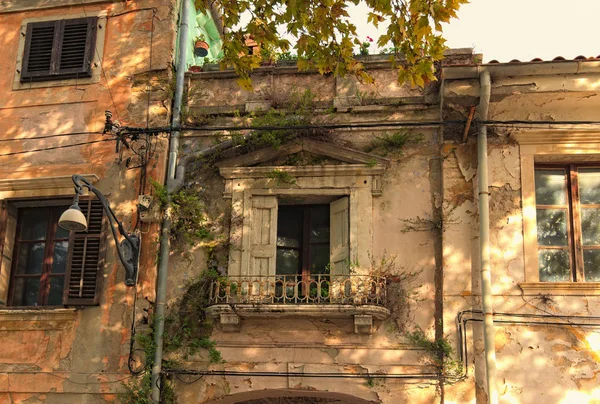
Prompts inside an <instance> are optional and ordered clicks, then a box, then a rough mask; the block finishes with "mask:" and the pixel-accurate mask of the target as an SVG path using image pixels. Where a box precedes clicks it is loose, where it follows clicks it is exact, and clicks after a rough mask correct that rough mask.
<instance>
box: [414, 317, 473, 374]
mask: <svg viewBox="0 0 600 404" xmlns="http://www.w3.org/2000/svg"><path fill="white" fill-rule="evenodd" d="M405 335H406V337H407V338H408V339H409V340H410V341H411V342H412V343H413V344H415V345H416V346H418V347H419V348H421V349H423V350H424V351H426V352H427V353H428V354H429V362H430V364H431V365H433V366H435V367H437V368H438V369H439V370H440V372H441V375H442V378H443V380H444V382H445V383H449V384H452V383H456V382H458V381H461V380H463V379H464V374H463V364H462V362H460V361H457V360H456V359H454V358H453V356H454V349H453V348H452V345H450V343H449V342H448V340H447V339H446V338H439V339H430V338H428V337H427V336H426V335H425V332H424V331H423V330H422V329H421V328H420V327H418V326H416V327H415V329H414V331H412V332H406V334H405Z"/></svg>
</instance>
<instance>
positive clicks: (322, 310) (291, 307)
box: [206, 304, 390, 334]
mask: <svg viewBox="0 0 600 404" xmlns="http://www.w3.org/2000/svg"><path fill="white" fill-rule="evenodd" d="M206 315H207V316H208V317H211V318H219V324H220V325H221V329H222V330H223V332H238V331H240V326H241V324H240V319H241V318H250V317H254V318H256V317H268V318H281V317H294V316H302V317H311V318H323V317H327V318H353V320H354V332H355V333H356V334H371V333H372V332H373V329H374V327H373V317H375V318H376V319H378V320H384V319H386V318H387V317H389V315H390V311H389V310H388V309H386V308H385V307H380V306H372V305H364V306H352V305H349V304H331V305H316V304H314V305H304V304H260V305H259V304H257V305H253V304H232V305H229V304H217V305H214V306H210V307H208V308H207V309H206Z"/></svg>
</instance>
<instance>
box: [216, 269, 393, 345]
mask: <svg viewBox="0 0 600 404" xmlns="http://www.w3.org/2000/svg"><path fill="white" fill-rule="evenodd" d="M386 293H387V283H386V278H384V277H381V276H360V275H339V276H336V275H313V276H311V277H310V278H307V277H305V278H303V277H302V276H297V275H275V276H242V277H226V278H219V279H218V280H215V281H213V282H212V285H211V290H210V295H209V307H208V308H207V315H208V316H209V317H212V318H219V320H220V324H221V327H222V329H223V330H224V331H229V332H233V331H238V330H239V326H240V319H241V318H251V317H267V316H269V317H290V316H306V317H318V318H322V317H329V318H343V317H350V318H352V317H353V318H354V328H355V332H357V333H361V334H363V333H365V334H369V333H371V332H372V325H373V317H375V318H376V319H378V320H383V319H385V318H387V317H388V316H389V314H390V311H389V310H388V309H387V308H386V307H385V303H386Z"/></svg>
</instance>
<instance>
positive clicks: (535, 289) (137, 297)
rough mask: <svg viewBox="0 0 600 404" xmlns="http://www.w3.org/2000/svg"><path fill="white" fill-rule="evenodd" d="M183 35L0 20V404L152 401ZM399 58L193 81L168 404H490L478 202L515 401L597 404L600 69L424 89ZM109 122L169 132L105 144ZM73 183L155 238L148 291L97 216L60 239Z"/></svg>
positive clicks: (469, 69) (501, 380) (71, 11)
mask: <svg viewBox="0 0 600 404" xmlns="http://www.w3.org/2000/svg"><path fill="white" fill-rule="evenodd" d="M177 14H178V6H177V5H176V4H175V2H159V1H151V0H144V1H112V2H107V1H95V0H83V1H79V2H76V1H70V0H62V1H54V2H45V1H33V0H32V1H29V0H28V1H24V2H10V1H8V2H5V3H2V5H1V6H0V32H2V34H3V35H2V36H1V37H2V38H3V39H2V41H3V44H2V49H3V50H5V52H4V57H5V61H6V62H5V63H2V64H1V65H0V69H2V73H3V74H2V75H0V86H1V88H2V93H3V94H5V96H4V98H3V100H2V101H1V104H0V118H1V119H0V128H1V130H0V134H1V138H0V140H1V141H2V142H1V143H0V159H2V160H1V161H2V164H1V165H0V171H1V173H2V174H1V176H0V199H1V201H2V216H1V218H2V222H1V225H0V230H1V231H0V236H1V238H0V240H1V242H2V247H1V251H2V264H1V267H0V301H1V304H2V307H1V308H0V336H1V338H0V344H1V346H0V352H2V354H0V403H3V402H7V403H10V402H14V403H17V402H26V403H36V402H49V403H65V402H73V403H79V402H81V403H97V402H116V401H118V400H120V399H121V400H125V402H127V400H129V402H135V401H134V400H135V395H136V394H137V393H140V394H147V393H149V390H148V388H150V387H151V386H149V384H147V380H146V382H144V377H146V376H144V374H142V375H139V376H137V375H132V374H131V372H130V369H129V366H128V365H131V368H132V369H133V370H135V371H137V370H143V366H144V365H150V364H151V363H152V361H153V358H152V354H153V350H152V349H149V347H150V348H152V347H151V345H152V344H151V342H150V343H149V341H152V338H153V334H152V333H153V329H152V326H153V324H154V323H155V321H156V319H153V316H152V311H153V307H152V306H153V305H152V304H153V303H154V302H155V287H156V268H157V262H156V256H157V254H156V252H157V250H158V245H157V242H156V240H157V237H158V233H159V232H158V224H157V223H148V222H147V221H141V220H138V213H137V203H138V195H139V194H152V195H153V196H154V204H155V205H158V203H159V201H160V199H161V197H162V196H164V195H162V194H161V192H163V191H164V189H163V188H161V186H160V183H162V182H163V177H164V175H165V174H164V173H165V167H166V163H167V162H166V160H167V157H166V151H167V144H166V140H165V139H164V138H163V137H161V136H160V135H159V132H160V131H158V130H154V129H153V128H158V127H163V128H164V127H165V126H168V125H169V124H170V118H171V116H170V115H171V102H172V98H173V92H174V90H173V84H172V82H173V80H172V72H171V70H172V69H171V66H172V64H173V60H174V56H173V55H174V51H173V48H174V45H175V43H176V29H175V27H176V25H177ZM190 21H191V20H190ZM198 21H202V24H204V23H205V18H204V17H202V18H199V17H198V18H196V22H198ZM202 24H200V22H198V27H199V28H197V29H201V27H205V25H202ZM195 29H196V28H195ZM202 29H206V30H207V31H206V32H207V33H210V32H214V27H212V25H210V24H209V28H202ZM193 36H195V34H194V35H193ZM48 38H52V40H49V39H48ZM190 39H193V38H190ZM213 52H214V53H215V55H216V54H217V53H218V52H216V50H215V49H213ZM387 58H388V57H387V56H386V57H385V58H377V57H371V58H370V59H366V60H365V61H364V63H365V64H366V65H367V67H368V69H369V71H370V72H371V74H372V75H373V77H374V79H375V84H372V85H371V84H364V83H360V82H358V81H356V80H355V79H354V78H350V77H348V78H335V77H332V76H321V75H318V74H316V73H313V72H302V73H300V72H298V71H297V69H296V67H295V66H294V65H293V64H292V65H284V64H279V65H275V66H265V67H262V68H260V69H258V70H257V71H256V73H255V74H254V76H253V86H254V89H253V91H245V90H242V89H241V88H240V87H239V86H238V85H237V84H236V78H235V77H234V75H233V74H232V73H231V72H230V71H208V70H209V69H207V68H204V70H205V71H204V72H200V73H188V74H186V77H185V93H184V99H185V108H184V114H183V117H182V118H183V119H182V124H183V125H184V127H185V128H186V129H185V130H183V131H182V133H181V139H180V141H181V147H180V153H181V154H182V156H183V158H182V159H181V160H179V161H178V162H177V164H178V166H179V167H178V168H179V169H178V170H177V173H178V178H177V180H178V181H177V184H178V186H177V187H175V188H174V189H173V190H172V191H174V192H173V193H174V198H173V201H174V202H175V204H174V205H172V206H171V210H172V212H173V222H174V226H173V228H172V230H173V232H172V237H171V253H170V258H169V261H168V268H169V276H168V279H167V284H166V288H167V303H168V306H167V307H168V308H167V314H166V317H165V319H164V320H166V327H165V361H164V362H163V368H162V370H163V379H162V385H163V399H164V400H165V402H166V400H170V399H171V398H170V397H171V396H170V395H171V393H174V394H175V396H176V397H177V401H178V402H181V403H212V402H220V403H244V402H247V403H260V402H265V403H266V402H282V403H284V402H307V403H310V402H332V403H335V402H348V403H364V402H382V403H395V402H410V403H413V402H415V403H433V402H446V403H468V402H473V403H475V402H476V403H486V402H489V390H488V388H487V385H486V373H487V372H486V361H485V356H486V347H485V344H484V330H483V327H482V320H483V314H482V312H481V304H482V282H481V277H480V269H481V266H482V265H481V258H480V253H481V250H482V244H481V240H482V238H481V236H480V234H481V233H480V232H481V228H480V222H485V220H480V218H481V216H482V213H481V212H482V211H481V208H480V207H479V206H478V202H479V200H480V198H482V195H483V197H485V196H486V195H489V198H490V203H489V232H488V234H489V240H490V244H489V248H486V250H489V254H490V256H489V263H490V269H491V283H490V284H491V289H490V294H489V296H490V297H491V302H492V305H493V310H494V313H495V314H494V315H493V320H494V331H495V346H494V347H493V348H494V349H493V351H494V353H495V356H496V358H495V364H496V368H497V370H496V377H495V385H496V386H497V390H498V395H499V400H500V402H510V403H513V402H518V403H533V402H537V401H539V400H540V399H544V400H546V401H547V402H552V403H563V402H564V403H567V402H569V403H571V402H577V403H580V402H581V403H585V402H594V400H599V399H600V390H599V389H598V387H597V385H598V380H597V374H598V364H597V363H598V357H597V355H598V349H600V346H599V344H600V341H599V340H598V334H597V329H598V326H600V322H599V320H598V318H599V315H600V314H599V311H600V308H599V306H598V298H597V296H598V293H599V292H598V288H599V285H600V284H599V283H598V278H599V277H600V275H599V273H600V272H599V271H600V258H598V257H597V256H598V254H597V251H598V246H599V245H600V241H598V240H599V239H600V236H599V234H600V224H599V223H600V219H598V209H599V206H600V200H599V194H600V168H599V167H600V141H599V140H598V139H599V136H598V122H596V121H597V120H596V119H595V117H596V111H597V110H598V105H597V104H598V101H597V95H598V89H597V80H598V76H599V73H600V62H598V61H597V60H595V59H594V60H587V59H578V60H574V61H565V60H556V61H547V62H544V61H532V62H526V63H521V62H514V63H506V64H504V63H490V64H485V65H482V64H480V63H478V60H479V55H474V54H473V53H472V51H471V50H452V51H448V52H447V55H446V59H445V61H444V62H443V63H442V64H441V65H440V66H438V71H439V74H438V80H437V81H436V82H431V83H428V84H427V85H426V86H425V88H423V89H420V88H411V87H410V86H407V85H400V84H398V83H397V81H396V73H395V71H394V70H392V69H391V67H390V64H389V62H388V61H387ZM189 63H190V64H192V63H197V62H196V60H195V59H194V60H192V61H191V62H189ZM488 74H489V77H490V81H491V84H490V87H489V88H488V87H486V85H483V86H482V85H481V83H482V76H485V75H488ZM488 89H489V92H488ZM488 93H489V108H488V112H487V116H484V114H483V112H484V111H482V109H481V107H480V106H481V105H482V104H483V103H486V100H487V98H486V94H488ZM478 108H479V110H478ZM105 110H110V111H111V112H112V119H113V121H117V120H118V121H119V123H120V125H121V128H126V127H129V128H141V129H144V128H149V129H152V130H149V131H145V132H144V131H143V130H141V131H140V132H135V133H137V134H138V135H137V136H135V137H134V136H131V135H132V133H134V132H133V131H131V130H130V131H129V132H128V131H126V130H112V129H113V128H112V127H109V131H108V132H109V133H107V134H105V135H102V132H103V131H104V129H105V113H104V111H105ZM251 125H252V126H259V127H261V128H262V129H255V130H250V129H247V127H248V126H251ZM483 126H485V127H486V128H487V131H488V133H487V142H488V145H487V147H486V148H485V149H484V150H485V153H484V154H486V155H487V157H488V158H487V163H486V162H485V161H484V160H482V158H481V156H482V152H481V151H478V149H477V146H478V139H477V136H476V135H477V134H478V133H479V132H480V130H481V128H482V127H483ZM115 134H119V135H120V136H121V135H122V136H125V135H127V136H125V137H121V138H120V141H119V145H120V147H118V148H117V150H116V151H115V144H116V139H115ZM122 140H125V141H126V142H128V146H129V147H127V146H124V145H123V142H122ZM140 145H142V146H144V147H142V148H141V149H140ZM140 150H142V152H140ZM483 164H486V165H487V167H486V168H485V171H486V172H487V173H488V175H489V187H488V189H480V185H478V184H480V182H478V181H479V179H480V175H479V174H478V169H479V168H481V167H482V165H483ZM76 173H77V174H81V175H83V176H84V178H85V179H86V180H88V181H90V182H91V183H94V184H95V186H96V187H97V188H98V189H100V190H101V191H102V192H103V193H104V194H105V195H106V196H107V197H108V198H109V200H110V202H111V206H112V208H113V209H114V210H115V212H116V214H117V216H118V217H119V218H120V219H121V220H122V221H123V223H124V225H125V227H126V228H127V230H128V231H134V230H138V231H139V232H140V234H141V237H142V249H141V250H142V254H141V259H140V271H139V277H138V279H137V285H136V287H128V286H126V285H125V282H124V281H125V273H124V270H123V268H122V266H121V264H120V263H119V260H118V257H117V253H116V249H115V243H114V240H113V239H112V238H111V236H108V237H107V234H105V233H106V231H107V228H108V223H107V220H106V219H105V218H104V219H103V216H102V213H101V210H100V208H99V205H97V203H96V202H89V201H88V200H86V202H84V199H82V202H81V207H82V210H83V211H84V213H85V214H86V215H89V216H88V218H89V221H90V228H89V230H88V232H87V233H85V234H83V233H78V234H71V235H69V234H66V233H64V232H63V231H62V230H60V229H59V228H58V227H57V225H56V222H57V220H58V216H59V215H60V213H61V212H62V211H63V210H64V209H66V208H67V207H68V206H69V205H70V203H71V200H72V196H73V183H72V181H71V175H72V174H76ZM184 173H185V175H184V176H181V174H184ZM149 178H153V179H155V180H157V181H158V184H157V185H155V186H154V188H152V187H151V186H150V185H149V184H148V182H149ZM161 195H162V196H161ZM190 201H191V202H190ZM186 207H191V208H190V210H186ZM81 245H84V246H85V249H82V248H81ZM77 246H80V247H77ZM88 247H89V249H88ZM484 258H485V256H484ZM78 265H79V266H78ZM77 268H80V269H77ZM88 270H90V271H91V272H86V271H88ZM94 271H95V272H94ZM90 274H91V275H90ZM90 276H91V277H90ZM132 325H134V326H135V330H136V332H137V335H138V338H137V339H136V341H135V344H132V343H131V341H132V339H131V338H132V330H133V329H132V328H131V326H132ZM450 348H451V349H450ZM451 351H452V352H451ZM149 372H150V369H149V368H147V369H146V372H145V375H148V374H149ZM136 373H137V372H136ZM144 383H146V384H144Z"/></svg>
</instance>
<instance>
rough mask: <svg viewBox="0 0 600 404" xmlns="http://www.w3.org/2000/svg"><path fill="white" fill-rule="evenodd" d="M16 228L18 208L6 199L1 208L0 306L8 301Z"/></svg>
mask: <svg viewBox="0 0 600 404" xmlns="http://www.w3.org/2000/svg"><path fill="white" fill-rule="evenodd" d="M16 229H17V208H15V206H14V205H12V204H9V203H7V201H5V200H4V201H2V206H1V210H0V306H2V305H6V304H7V302H8V284H9V281H10V269H11V268H12V257H13V249H14V245H15V235H16Z"/></svg>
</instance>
